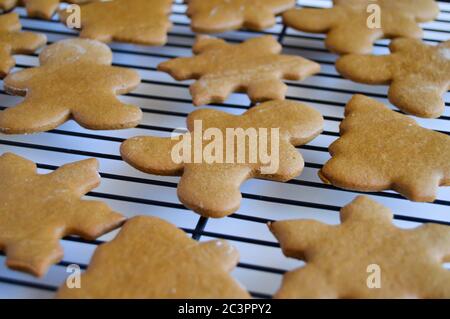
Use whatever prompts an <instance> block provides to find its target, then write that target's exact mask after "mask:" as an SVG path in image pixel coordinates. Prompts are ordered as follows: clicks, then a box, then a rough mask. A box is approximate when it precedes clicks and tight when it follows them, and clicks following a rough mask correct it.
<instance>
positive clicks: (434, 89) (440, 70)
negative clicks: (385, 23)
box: [336, 38, 450, 117]
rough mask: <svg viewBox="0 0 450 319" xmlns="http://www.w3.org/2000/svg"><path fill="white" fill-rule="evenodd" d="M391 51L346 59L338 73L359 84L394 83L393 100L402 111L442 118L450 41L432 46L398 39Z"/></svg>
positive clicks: (449, 85)
mask: <svg viewBox="0 0 450 319" xmlns="http://www.w3.org/2000/svg"><path fill="white" fill-rule="evenodd" d="M390 49H391V52H392V53H391V54H390V55H358V54H349V55H346V56H343V57H341V58H340V59H339V60H338V61H337V62H336V69H337V70H338V71H339V73H341V74H342V75H343V76H345V77H346V78H349V79H351V80H353V81H356V82H362V83H367V84H386V83H390V89H389V100H390V101H391V102H392V104H394V105H395V106H397V107H398V108H399V109H401V110H402V111H405V112H408V113H410V114H413V115H416V116H421V117H439V116H440V115H442V113H443V112H444V108H445V102H444V98H443V96H444V94H445V93H446V92H447V91H448V89H449V88H450V41H446V42H443V43H441V44H439V45H433V46H431V45H427V44H425V43H422V42H421V41H420V40H416V39H406V38H403V39H395V40H393V41H392V42H391V44H390Z"/></svg>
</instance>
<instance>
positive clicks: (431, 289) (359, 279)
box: [270, 196, 450, 298]
mask: <svg viewBox="0 0 450 319" xmlns="http://www.w3.org/2000/svg"><path fill="white" fill-rule="evenodd" d="M340 216H341V224H340V225H338V226H331V225H326V224H322V223H320V222H317V221H313V220H291V221H280V222H275V223H272V224H270V230H271V231H272V232H273V234H274V235H275V237H277V238H278V240H279V241H280V244H281V248H282V249H283V252H284V254H285V255H286V256H288V257H293V258H299V259H302V260H304V261H306V266H304V267H303V268H299V269H296V270H293V271H290V272H288V273H287V274H285V276H284V278H283V284H282V287H281V289H280V290H279V291H278V292H277V294H276V295H275V297H276V298H450V272H449V271H448V270H446V269H444V267H443V266H442V264H443V263H444V262H449V261H450V227H447V226H442V225H437V224H425V225H422V226H420V227H418V228H415V229H400V228H397V227H396V226H394V225H393V224H392V217H393V214H392V212H391V211H390V210H389V209H388V208H386V207H384V206H382V205H381V204H378V203H377V202H375V201H373V200H371V199H370V198H369V197H366V196H360V197H358V198H356V199H355V200H354V201H353V202H352V203H350V204H349V205H347V206H346V207H344V208H343V209H342V210H341V215H340Z"/></svg>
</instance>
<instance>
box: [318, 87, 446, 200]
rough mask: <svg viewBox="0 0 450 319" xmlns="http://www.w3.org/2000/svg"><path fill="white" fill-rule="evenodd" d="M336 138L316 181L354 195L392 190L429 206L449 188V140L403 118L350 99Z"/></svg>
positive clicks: (367, 102) (359, 98) (362, 98)
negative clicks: (358, 192) (318, 179)
mask: <svg viewBox="0 0 450 319" xmlns="http://www.w3.org/2000/svg"><path fill="white" fill-rule="evenodd" d="M345 116H346V117H345V119H344V120H343V122H342V123H341V126H340V133H341V137H340V138H339V139H338V140H336V141H335V142H334V143H333V144H332V145H331V146H330V153H331V155H332V158H331V159H330V160H329V161H328V162H327V163H326V164H325V165H324V167H323V168H322V169H321V171H320V173H319V175H320V177H321V178H322V180H323V181H324V182H326V183H331V184H333V185H335V186H337V187H341V188H345V189H351V190H357V191H365V192H369V191H381V190H386V189H393V190H395V191H397V192H399V193H400V194H402V195H403V196H405V197H407V198H409V199H410V200H413V201H423V202H432V201H434V200H435V198H436V193H437V189H438V186H440V185H441V186H444V185H450V137H449V136H448V135H445V134H442V133H438V132H435V131H432V130H428V129H425V128H422V127H420V126H419V125H418V124H417V123H416V122H415V121H414V120H413V119H411V118H409V117H408V116H406V115H403V114H400V113H397V112H394V111H391V110H389V109H388V108H387V107H386V106H384V105H383V104H381V103H379V102H377V101H375V100H373V99H370V98H368V97H365V96H363V95H355V96H354V97H353V98H352V99H351V100H350V102H349V103H348V104H347V106H346V108H345Z"/></svg>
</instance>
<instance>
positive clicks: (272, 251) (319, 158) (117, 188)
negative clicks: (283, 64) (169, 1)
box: [0, 0, 450, 298]
mask: <svg viewBox="0 0 450 319" xmlns="http://www.w3.org/2000/svg"><path fill="white" fill-rule="evenodd" d="M298 5H299V6H309V7H328V6H330V5H331V1H329V0H298ZM439 5H440V8H441V13H440V15H439V17H438V18H437V19H436V20H435V21H433V22H430V23H425V24H424V25H423V27H424V31H425V34H424V40H425V41H426V42H429V43H438V42H441V41H445V40H448V39H449V36H450V3H445V2H443V1H441V2H439ZM185 9H186V8H185V5H184V4H183V3H182V1H181V0H177V1H175V3H174V5H173V14H172V15H171V20H172V21H173V23H174V26H173V29H172V31H171V32H170V33H169V41H168V43H167V45H165V46H164V47H148V46H138V45H130V44H123V43H113V44H111V45H110V46H111V48H112V50H113V52H114V65H116V66H122V67H128V68H133V69H136V70H137V71H138V72H139V73H140V75H141V77H142V79H143V81H142V83H141V85H140V86H139V87H138V88H137V89H136V90H134V91H133V92H132V93H129V94H126V95H124V96H122V97H121V99H122V100H123V101H125V102H127V103H133V104H135V105H139V106H140V107H141V108H142V110H143V113H144V116H143V120H142V123H141V124H140V125H139V126H138V127H136V128H133V129H127V130H117V131H90V130H86V129H83V128H81V127H80V126H78V125H77V124H76V123H74V122H73V121H70V122H68V123H65V124H64V125H62V126H60V127H59V128H57V129H55V130H52V131H50V132H46V133H40V134H35V135H21V136H6V135H0V153H3V152H7V151H10V152H14V153H17V154H19V155H21V156H24V157H27V158H29V159H31V160H33V161H35V162H37V163H38V168H39V172H40V173H46V172H49V171H52V170H54V169H56V168H57V167H59V166H61V165H63V164H65V163H69V162H73V161H77V160H81V159H84V158H88V157H95V158H97V159H98V160H99V162H100V172H101V176H102V183H101V185H100V187H98V188H97V189H95V190H94V191H93V192H91V193H89V194H88V195H87V198H93V199H101V200H103V201H105V202H106V203H108V204H109V205H110V206H111V207H112V208H113V209H115V210H116V211H119V212H122V213H123V214H124V215H126V216H127V217H132V216H135V215H151V216H158V217H161V218H164V219H166V220H168V221H170V222H172V223H174V224H175V225H177V226H178V227H180V228H181V229H183V230H184V231H186V232H187V233H189V234H190V235H191V236H192V237H193V238H194V239H196V240H201V241H203V240H209V239H216V238H223V239H227V240H229V241H230V242H231V243H232V244H233V245H234V246H235V247H237V248H238V250H239V251H240V254H241V261H240V263H239V265H238V267H237V268H236V270H235V271H234V272H233V276H234V277H235V278H236V279H238V280H239V281H240V282H241V283H242V284H243V285H244V286H245V287H246V288H247V289H248V290H249V291H250V292H251V293H252V295H253V296H254V297H257V298H270V296H272V295H273V293H274V292H275V291H276V290H277V289H278V287H279V286H280V284H281V279H282V275H283V274H284V273H285V272H286V271H289V270H292V269H294V268H297V267H300V266H301V265H302V262H300V261H298V260H293V259H289V258H286V257H284V256H283V254H282V252H281V250H280V248H279V245H278V243H277V242H276V240H275V239H274V237H273V236H272V235H271V233H270V231H269V230H268V228H267V226H266V224H267V222H269V221H272V220H283V219H293V218H308V219H316V220H319V221H322V222H326V223H329V224H336V223H338V222H339V214H338V212H339V210H340V208H341V207H342V206H344V205H346V204H347V203H349V202H350V201H351V200H352V199H353V198H354V197H355V196H356V195H357V194H358V193H357V192H351V191H345V190H340V189H337V188H335V187H333V186H330V185H325V184H323V183H322V182H321V181H320V179H319V178H318V177H317V171H318V170H319V169H320V167H321V166H322V165H323V164H324V163H325V161H326V160H327V159H328V158H329V154H328V150H327V147H328V146H329V145H330V144H331V143H332V142H333V141H334V140H335V139H336V138H337V137H338V136H339V123H340V121H341V120H342V118H343V112H344V106H345V104H346V102H347V101H348V100H349V99H350V98H351V96H352V95H353V94H356V93H361V94H365V95H367V96H370V97H373V98H376V99H377V100H380V101H382V102H384V103H385V104H388V105H389V102H388V101H387V95H386V92H387V87H386V86H368V85H362V84H357V83H353V82H350V81H348V80H345V79H343V78H342V77H341V76H340V75H339V74H338V73H337V72H336V70H335V68H334V61H335V60H336V56H335V55H334V54H331V53H329V52H328V51H327V50H326V49H325V47H324V42H323V38H324V37H323V35H318V34H307V33H302V32H298V31H295V30H292V29H290V28H286V27H283V25H282V24H281V21H280V19H278V22H277V24H276V25H275V26H274V27H273V28H271V29H269V30H266V31H263V32H255V31H248V30H239V31H235V32H227V33H224V34H222V35H220V37H222V38H225V39H226V40H228V41H232V42H240V41H243V40H245V39H248V38H251V37H255V36H259V35H263V34H270V35H273V36H275V37H276V38H278V40H279V41H280V42H281V43H282V44H283V48H284V53H287V54H294V55H301V56H303V57H306V58H309V59H312V60H314V61H316V62H318V63H320V64H321V66H322V70H321V72H320V73H319V74H317V75H315V76H312V77H310V78H308V79H307V80H305V81H302V82H293V81H287V82H288V84H289V89H288V94H287V98H288V99H290V100H295V101H299V102H303V103H306V104H308V105H310V106H313V107H314V108H316V109H317V110H319V111H320V112H322V114H323V115H324V118H325V130H324V132H323V133H322V134H321V135H320V136H319V137H318V138H316V139H315V140H314V141H312V142H311V143H309V144H308V145H304V146H302V147H299V150H300V151H301V153H302V155H303V157H304V158H305V162H306V165H305V169H304V172H303V174H302V175H300V176H299V177H297V178H295V179H293V180H292V181H290V182H287V183H279V182H274V181H265V180H250V181H248V182H246V183H245V184H244V185H243V187H242V192H243V200H242V204H241V208H240V209H239V211H238V212H236V213H235V214H233V215H231V216H229V217H226V218H223V219H217V220H216V219H208V218H204V217H199V215H197V214H195V213H193V212H191V211H189V210H187V209H186V208H185V207H184V206H183V205H182V204H180V202H179V201H178V199H177V196H176V186H177V182H178V179H179V178H178V177H164V176H154V175H149V174H144V173H141V172H139V171H137V170H135V169H133V168H132V167H130V166H129V165H127V164H126V163H125V162H123V161H121V158H120V155H119V146H120V143H121V142H122V141H123V140H124V139H126V138H129V137H132V136H136V135H156V136H168V135H169V134H170V132H172V131H173V130H174V129H175V128H183V127H185V119H186V116H187V115H188V114H189V113H190V112H192V111H193V110H194V109H195V108H194V107H193V106H192V102H191V97H190V94H189V91H188V86H189V84H190V83H191V82H190V81H184V82H177V81H175V80H173V79H172V78H171V77H170V76H169V75H167V74H164V73H161V72H158V71H157V69H156V66H157V65H158V64H159V63H160V62H162V61H165V60H167V59H169V58H174V57H178V56H190V55H191V46H192V44H193V42H194V40H195V34H193V33H192V32H191V30H190V28H189V19H188V18H187V17H186V15H185V14H184V12H185ZM15 11H16V12H18V13H19V14H20V17H21V22H22V24H23V26H24V29H25V30H28V31H37V32H43V33H45V34H46V35H47V37H48V43H49V44H50V43H53V42H55V41H58V40H61V39H65V38H71V37H76V36H77V32H75V31H73V30H70V29H67V28H66V27H65V26H63V25H62V24H61V23H59V21H58V20H57V18H56V17H55V18H53V20H51V21H44V20H38V19H33V18H29V17H27V16H26V13H25V10H24V8H21V7H19V8H17V9H16V10H15ZM387 44H388V41H387V40H381V41H378V42H377V43H376V46H375V49H374V50H375V53H376V54H383V53H387V52H388V49H387ZM16 59H17V65H16V68H15V69H14V70H13V71H18V70H20V69H23V68H28V67H32V66H36V65H37V64H38V60H37V54H34V55H19V56H17V57H16ZM20 99H21V98H19V97H13V96H9V95H7V94H6V93H5V91H4V90H3V82H2V81H0V108H2V109H4V108H6V107H9V106H12V105H14V104H16V103H18V102H19V101H20ZM445 101H446V106H447V107H446V109H445V112H444V114H443V116H441V117H440V118H439V119H418V118H415V119H416V120H417V121H418V122H419V124H420V125H422V126H424V127H427V128H430V129H433V130H436V131H440V132H442V133H444V134H450V107H449V106H450V94H449V93H447V94H446V96H445ZM250 106H251V104H250V101H249V100H248V98H247V97H246V96H245V95H244V94H239V93H236V94H233V95H232V96H231V97H230V98H229V99H228V100H227V101H226V103H222V104H214V105H210V106H208V107H211V108H216V109H220V110H223V111H227V112H230V113H233V114H240V113H242V112H244V111H245V110H247V109H248V108H249V107H250ZM369 195H370V196H371V197H372V198H374V199H376V200H377V201H379V202H380V203H382V204H384V205H386V206H388V207H389V208H391V209H392V210H393V211H394V212H395V220H394V223H395V224H396V225H397V226H399V227H404V228H410V227H416V226H418V225H420V224H421V223H424V222H434V223H440V224H444V225H450V187H447V188H445V187H441V188H440V190H439V193H438V199H437V200H436V201H435V202H434V203H412V202H410V201H408V200H406V199H404V198H403V197H401V196H400V195H398V194H396V193H394V192H391V191H385V192H377V193H370V194H369ZM116 233H117V231H114V232H112V233H109V234H106V235H104V236H102V237H101V238H99V239H98V240H96V241H86V240H82V239H80V238H78V237H75V236H70V237H67V238H65V239H64V240H63V241H62V245H63V248H64V250H65V256H64V258H63V261H61V262H60V263H58V264H57V265H54V266H52V267H51V269H50V271H49V273H48V274H47V275H46V276H45V277H44V278H40V279H38V278H34V277H32V276H29V275H27V274H23V273H20V272H16V271H12V270H9V269H7V268H6V266H5V265H4V259H5V257H4V255H3V254H0V298H52V297H53V296H54V292H55V290H56V289H57V287H58V286H60V285H61V284H62V283H63V282H64V280H65V278H66V276H67V273H66V267H67V266H68V265H70V264H78V265H80V267H81V268H82V269H85V268H86V267H87V264H88V263H89V259H90V257H91V256H92V253H93V251H94V250H95V248H96V246H97V245H99V244H101V243H102V242H104V241H109V240H111V239H112V238H114V236H115V234H116ZM143 240H145V238H143ZM448 266H449V265H448V264H446V265H444V267H447V268H450V267H448Z"/></svg>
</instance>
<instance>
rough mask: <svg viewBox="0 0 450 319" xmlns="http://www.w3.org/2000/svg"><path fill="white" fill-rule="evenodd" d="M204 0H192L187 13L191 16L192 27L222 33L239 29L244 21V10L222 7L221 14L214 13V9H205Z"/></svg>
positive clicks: (201, 30)
mask: <svg viewBox="0 0 450 319" xmlns="http://www.w3.org/2000/svg"><path fill="white" fill-rule="evenodd" d="M203 5H204V1H203V0H199V1H196V0H194V1H191V2H190V3H189V7H188V10H187V14H188V16H189V17H191V21H192V22H191V28H192V30H193V31H194V32H199V33H221V32H225V31H228V30H233V29H238V28H239V27H240V26H241V25H242V24H243V21H244V16H243V13H242V12H235V10H233V8H231V7H229V8H227V7H222V8H220V14H214V12H213V11H214V10H204V9H202V6H203Z"/></svg>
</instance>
